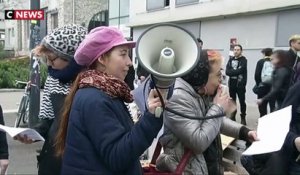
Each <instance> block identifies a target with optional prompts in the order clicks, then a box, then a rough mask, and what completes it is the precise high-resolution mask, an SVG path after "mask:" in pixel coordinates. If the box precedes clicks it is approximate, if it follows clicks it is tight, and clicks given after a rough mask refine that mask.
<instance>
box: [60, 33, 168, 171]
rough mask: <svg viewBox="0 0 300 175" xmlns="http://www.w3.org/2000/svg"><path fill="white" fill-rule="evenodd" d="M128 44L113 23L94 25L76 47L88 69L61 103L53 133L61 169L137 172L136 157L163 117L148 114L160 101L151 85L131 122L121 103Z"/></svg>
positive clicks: (125, 96) (125, 95)
mask: <svg viewBox="0 0 300 175" xmlns="http://www.w3.org/2000/svg"><path fill="white" fill-rule="evenodd" d="M133 47H135V42H132V41H131V42H129V41H126V40H125V38H124V36H123V35H122V33H121V32H120V31H119V30H118V29H116V28H113V27H97V28H95V29H93V30H92V31H91V32H90V33H89V34H88V35H87V36H86V38H85V40H84V41H83V43H82V44H81V45H80V46H79V48H78V49H77V51H76V54H75V60H76V62H77V63H78V64H79V65H82V66H86V67H88V70H86V71H83V72H82V73H80V74H79V76H78V77H77V79H76V81H75V83H74V84H73V87H72V92H71V93H70V95H69V96H68V98H67V100H66V102H65V106H64V114H63V118H62V121H61V123H60V128H59V132H58V135H57V139H56V143H57V144H56V146H57V155H58V156H63V166H62V172H61V174H62V175H65V174H66V175H69V174H122V175H127V174H128V175H133V174H142V169H141V165H140V162H139V157H140V156H141V155H142V153H143V152H144V151H145V150H146V149H147V148H148V147H149V146H150V145H151V143H152V141H153V139H154V138H155V137H156V135H157V133H158V131H159V130H160V128H161V127H162V123H163V118H162V117H160V116H157V117H155V115H154V112H155V109H156V108H157V107H160V106H161V102H160V100H159V98H158V97H157V94H156V91H155V90H152V91H151V92H150V94H149V97H148V100H147V105H148V110H146V112H145V113H144V115H143V117H142V118H141V119H140V120H139V121H138V122H137V123H136V124H135V125H134V123H133V121H132V118H131V116H130V115H129V113H128V110H127V108H126V106H125V104H124V103H125V102H126V103H129V102H132V101H133V98H132V95H131V94H130V89H129V87H128V85H127V84H126V83H125V82H124V79H125V77H126V75H127V72H128V69H129V67H130V66H132V62H131V59H130V58H129V56H128V52H129V49H131V48H133ZM83 160H84V161H83Z"/></svg>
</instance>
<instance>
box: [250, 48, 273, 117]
mask: <svg viewBox="0 0 300 175" xmlns="http://www.w3.org/2000/svg"><path fill="white" fill-rule="evenodd" d="M272 52H273V50H272V49H271V48H265V49H263V50H262V51H261V53H262V54H263V56H264V57H263V58H262V59H260V60H259V61H258V62H257V64H256V68H255V76H254V78H255V83H256V85H255V88H256V91H257V92H256V94H257V99H260V98H262V97H264V96H265V95H267V94H268V92H269V91H270V90H271V87H272V86H271V85H272V74H273V70H274V69H273V65H272V63H271V55H272ZM268 104H269V106H270V112H273V111H274V110H275V101H272V100H270V101H266V102H263V103H262V104H261V105H258V110H259V113H260V117H262V116H264V115H266V114H267V113H268V112H267V111H268V110H267V105H268Z"/></svg>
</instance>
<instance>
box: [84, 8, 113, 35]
mask: <svg viewBox="0 0 300 175" xmlns="http://www.w3.org/2000/svg"><path fill="white" fill-rule="evenodd" d="M107 25H108V11H107V10H105V11H101V12H99V13H97V14H95V15H94V16H93V17H92V19H91V20H90V22H89V26H88V30H89V31H90V30H92V29H93V28H95V27H98V26H107Z"/></svg>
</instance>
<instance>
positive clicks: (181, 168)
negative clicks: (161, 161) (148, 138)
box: [150, 141, 192, 174]
mask: <svg viewBox="0 0 300 175" xmlns="http://www.w3.org/2000/svg"><path fill="white" fill-rule="evenodd" d="M161 148H162V146H161V144H160V142H159V141H158V142H157V144H156V147H155V150H154V153H153V156H152V159H151V162H150V164H152V165H155V163H156V160H157V158H158V156H159V154H160V151H161ZM191 156H192V151H191V150H190V149H188V148H185V149H184V154H183V156H182V157H181V160H180V162H179V164H178V165H177V168H176V171H175V173H176V174H182V173H183V171H184V169H185V167H186V164H187V163H188V161H189V159H190V157H191Z"/></svg>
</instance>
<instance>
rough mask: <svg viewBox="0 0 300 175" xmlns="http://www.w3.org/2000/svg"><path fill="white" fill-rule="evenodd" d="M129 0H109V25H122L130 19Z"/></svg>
mask: <svg viewBox="0 0 300 175" xmlns="http://www.w3.org/2000/svg"><path fill="white" fill-rule="evenodd" d="M129 3H130V1H129V0H110V1H109V25H110V26H120V25H121V24H126V23H128V21H129Z"/></svg>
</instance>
